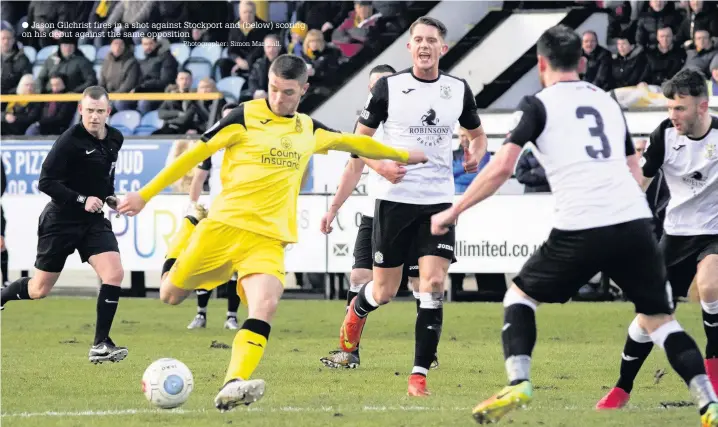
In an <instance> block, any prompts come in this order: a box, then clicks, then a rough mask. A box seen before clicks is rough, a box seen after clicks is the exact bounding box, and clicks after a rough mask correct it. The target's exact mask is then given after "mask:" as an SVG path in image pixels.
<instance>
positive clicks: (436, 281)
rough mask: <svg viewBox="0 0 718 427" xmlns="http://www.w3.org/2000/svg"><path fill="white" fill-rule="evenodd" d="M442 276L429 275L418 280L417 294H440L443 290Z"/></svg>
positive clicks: (443, 278)
mask: <svg viewBox="0 0 718 427" xmlns="http://www.w3.org/2000/svg"><path fill="white" fill-rule="evenodd" d="M444 280H445V277H444V276H443V274H431V275H428V276H425V277H421V278H420V280H419V292H441V291H443V290H444Z"/></svg>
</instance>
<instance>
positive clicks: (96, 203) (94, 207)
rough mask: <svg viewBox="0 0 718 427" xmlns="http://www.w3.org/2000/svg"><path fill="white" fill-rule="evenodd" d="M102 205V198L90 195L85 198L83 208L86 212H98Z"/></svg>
mask: <svg viewBox="0 0 718 427" xmlns="http://www.w3.org/2000/svg"><path fill="white" fill-rule="evenodd" d="M103 205H104V203H103V202H102V200H100V199H99V198H97V197H95V196H90V197H88V198H87V200H85V210H86V211H87V212H92V213H95V212H100V211H101V210H102V206H103Z"/></svg>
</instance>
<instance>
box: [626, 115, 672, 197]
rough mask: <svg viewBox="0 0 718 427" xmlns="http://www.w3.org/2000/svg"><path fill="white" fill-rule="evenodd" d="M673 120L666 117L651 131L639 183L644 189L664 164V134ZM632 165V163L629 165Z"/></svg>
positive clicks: (644, 189)
mask: <svg viewBox="0 0 718 427" xmlns="http://www.w3.org/2000/svg"><path fill="white" fill-rule="evenodd" d="M670 123H671V121H670V120H668V119H666V120H665V121H663V123H661V124H660V125H659V126H658V128H656V130H654V131H653V132H652V133H651V136H650V138H649V142H648V147H647V148H646V151H645V152H644V153H643V167H642V173H641V181H639V184H640V185H641V188H642V189H643V191H646V190H647V189H648V186H650V185H651V181H653V177H654V176H656V174H657V173H658V170H659V169H660V168H661V166H663V162H664V161H665V158H666V143H665V140H664V139H663V138H664V136H663V135H664V134H665V131H666V128H667V127H668V126H669V125H670ZM629 167H630V165H629Z"/></svg>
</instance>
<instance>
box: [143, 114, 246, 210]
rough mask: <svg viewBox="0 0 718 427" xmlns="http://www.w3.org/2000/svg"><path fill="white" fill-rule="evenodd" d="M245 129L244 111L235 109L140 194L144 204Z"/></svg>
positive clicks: (238, 138)
mask: <svg viewBox="0 0 718 427" xmlns="http://www.w3.org/2000/svg"><path fill="white" fill-rule="evenodd" d="M246 130H247V129H246V128H245V127H244V108H235V109H234V110H232V113H230V114H229V115H227V117H225V118H223V119H222V120H220V121H219V122H217V123H216V124H215V125H214V126H212V127H211V128H209V130H207V131H206V132H205V133H204V134H203V135H202V142H201V143H198V144H195V145H194V147H192V148H190V149H189V150H187V151H185V152H184V153H182V155H181V156H179V157H178V158H176V159H175V161H174V162H172V163H170V164H169V165H168V166H166V167H165V168H164V169H162V171H161V172H160V173H159V174H157V176H156V177H154V179H152V181H150V182H149V183H147V185H145V186H144V187H142V188H141V189H140V191H139V194H140V196H141V197H142V199H143V200H144V201H146V202H147V201H149V200H150V199H151V198H153V197H154V196H156V195H157V194H159V193H160V192H161V191H162V190H164V189H165V188H167V187H168V186H170V185H171V184H172V183H173V182H176V181H177V180H178V179H180V178H182V177H183V176H185V175H186V174H187V172H189V171H190V170H191V169H192V168H193V167H195V166H197V164H199V163H201V162H202V161H203V160H205V159H206V158H207V157H210V156H211V155H212V154H214V153H215V152H217V151H218V150H220V149H222V148H225V147H228V146H230V145H232V144H234V143H236V142H238V141H240V140H241V139H242V137H243V136H244V134H245V132H246Z"/></svg>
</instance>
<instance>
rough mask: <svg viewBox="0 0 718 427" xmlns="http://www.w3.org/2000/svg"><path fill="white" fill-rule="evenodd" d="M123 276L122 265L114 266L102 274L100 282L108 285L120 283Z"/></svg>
mask: <svg viewBox="0 0 718 427" xmlns="http://www.w3.org/2000/svg"><path fill="white" fill-rule="evenodd" d="M124 278H125V270H123V269H122V267H115V268H112V269H111V270H109V271H108V272H106V273H105V274H103V275H102V277H101V279H102V283H106V284H108V285H118V286H119V285H121V284H122V280H123V279H124Z"/></svg>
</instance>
